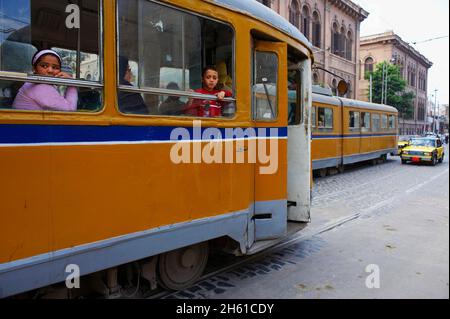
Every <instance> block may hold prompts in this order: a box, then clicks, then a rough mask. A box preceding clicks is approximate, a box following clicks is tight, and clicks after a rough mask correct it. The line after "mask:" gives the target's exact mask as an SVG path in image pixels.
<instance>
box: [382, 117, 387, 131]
mask: <svg viewBox="0 0 450 319" xmlns="http://www.w3.org/2000/svg"><path fill="white" fill-rule="evenodd" d="M387 125H388V117H387V115H385V114H382V115H381V128H384V129H386V128H387Z"/></svg>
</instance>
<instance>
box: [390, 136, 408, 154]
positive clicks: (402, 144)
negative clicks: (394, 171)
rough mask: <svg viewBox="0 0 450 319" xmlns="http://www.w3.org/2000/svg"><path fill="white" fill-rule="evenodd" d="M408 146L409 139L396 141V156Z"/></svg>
mask: <svg viewBox="0 0 450 319" xmlns="http://www.w3.org/2000/svg"><path fill="white" fill-rule="evenodd" d="M408 145H409V139H408V140H398V142H397V155H401V154H402V150H403V148H405V147H406V146H408ZM391 155H392V154H391Z"/></svg>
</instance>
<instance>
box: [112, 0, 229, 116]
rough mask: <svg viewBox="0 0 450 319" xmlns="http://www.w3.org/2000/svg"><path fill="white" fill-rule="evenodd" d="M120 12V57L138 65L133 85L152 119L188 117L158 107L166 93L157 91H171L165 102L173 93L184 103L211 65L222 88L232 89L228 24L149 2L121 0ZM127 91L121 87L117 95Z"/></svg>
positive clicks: (132, 70) (143, 0)
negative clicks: (140, 95) (155, 116)
mask: <svg viewBox="0 0 450 319" xmlns="http://www.w3.org/2000/svg"><path fill="white" fill-rule="evenodd" d="M118 14H119V25H118V32H119V43H118V51H119V52H118V54H119V57H126V58H128V59H129V61H134V63H135V66H134V67H133V66H132V65H131V63H130V68H131V72H132V74H133V81H130V84H131V85H132V87H133V89H134V90H135V91H136V89H138V92H139V93H140V94H142V98H143V100H144V103H145V105H146V107H147V114H148V115H170V116H177V115H178V116H182V115H184V114H178V113H179V112H178V111H177V110H175V111H174V109H173V108H171V107H164V106H163V107H160V106H161V103H162V101H161V97H163V95H158V94H156V93H158V92H155V91H160V90H161V89H164V90H167V91H168V94H167V95H164V97H163V100H164V98H167V96H170V91H173V93H176V94H174V95H173V98H175V97H180V99H181V100H183V99H184V100H186V99H187V98H189V94H190V92H191V91H192V90H195V89H200V88H201V87H202V69H203V68H204V67H205V66H207V65H213V66H216V67H217V69H218V70H219V71H220V74H219V77H220V81H219V87H218V89H221V90H222V89H223V90H225V89H226V90H229V89H231V90H233V69H234V67H233V38H234V33H233V29H232V28H231V27H230V26H228V25H226V24H224V23H220V22H217V21H212V20H209V19H207V18H203V17H200V16H198V15H194V14H190V13H187V12H184V11H180V10H177V9H174V8H171V7H167V6H165V5H163V4H159V3H154V2H150V1H145V0H119V1H118ZM118 76H119V77H120V75H118ZM119 80H120V79H119ZM127 89H128V91H130V88H128V87H126V86H125V85H123V84H120V87H119V93H120V92H121V91H127ZM180 93H181V96H180ZM169 102H170V101H169ZM175 109H176V108H175ZM121 111H122V113H133V111H132V110H123V109H121ZM225 115H226V114H223V116H225Z"/></svg>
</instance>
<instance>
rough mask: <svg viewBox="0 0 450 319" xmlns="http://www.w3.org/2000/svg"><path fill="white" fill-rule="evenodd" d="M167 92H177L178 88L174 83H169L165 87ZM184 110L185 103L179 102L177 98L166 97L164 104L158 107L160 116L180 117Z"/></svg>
mask: <svg viewBox="0 0 450 319" xmlns="http://www.w3.org/2000/svg"><path fill="white" fill-rule="evenodd" d="M167 89H168V90H176V91H179V90H180V87H179V86H178V84H177V83H175V82H170V83H169V84H168V85H167ZM185 108H186V103H183V102H182V101H180V97H179V96H172V95H171V96H168V97H167V98H166V99H165V100H164V102H162V103H161V105H160V106H159V112H160V114H162V115H182V114H183V113H184V109H185Z"/></svg>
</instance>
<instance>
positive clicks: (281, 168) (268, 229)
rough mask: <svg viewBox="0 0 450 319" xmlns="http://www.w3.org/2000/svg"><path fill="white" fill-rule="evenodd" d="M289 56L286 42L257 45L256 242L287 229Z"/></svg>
mask: <svg viewBox="0 0 450 319" xmlns="http://www.w3.org/2000/svg"><path fill="white" fill-rule="evenodd" d="M287 55H288V50H287V45H286V44H285V43H275V42H266V41H255V42H254V54H253V83H252V84H253V93H252V94H253V98H252V117H253V121H254V125H255V128H256V129H257V130H258V143H257V145H258V146H257V148H258V153H257V155H258V156H257V165H255V170H256V171H255V205H254V215H253V221H254V228H255V229H254V234H255V238H254V239H255V241H258V240H265V239H273V238H277V237H280V236H283V235H285V234H286V230H287V219H288V217H287V214H288V208H287V206H288V205H287V201H286V199H285V198H286V194H287V187H288V182H287V178H288V177H287V175H288V173H287V161H288V139H287V134H288V129H287V128H286V126H287V116H286V115H287V113H288V107H287V106H288V90H287V87H288V83H287V79H288V75H287V71H288V65H287V60H288V58H287ZM261 132H264V134H263V135H262V134H261ZM261 143H263V144H261ZM261 147H263V148H264V150H261ZM261 154H263V155H268V158H270V162H269V163H262V161H261V158H260V155H261ZM308 160H309V157H308ZM308 178H309V176H308ZM308 191H309V190H308Z"/></svg>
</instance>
